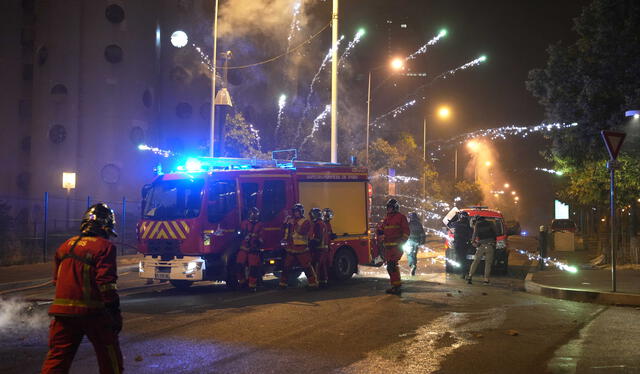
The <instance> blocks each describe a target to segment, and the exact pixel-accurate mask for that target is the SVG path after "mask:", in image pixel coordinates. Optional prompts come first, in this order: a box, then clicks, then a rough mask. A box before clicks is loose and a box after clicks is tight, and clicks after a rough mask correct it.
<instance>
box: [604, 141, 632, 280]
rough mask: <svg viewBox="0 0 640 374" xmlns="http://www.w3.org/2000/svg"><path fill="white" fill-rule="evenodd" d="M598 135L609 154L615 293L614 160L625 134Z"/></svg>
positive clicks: (612, 264) (610, 223) (612, 259)
mask: <svg viewBox="0 0 640 374" xmlns="http://www.w3.org/2000/svg"><path fill="white" fill-rule="evenodd" d="M600 135H601V136H602V140H604V145H605V146H606V147H607V152H609V162H607V168H608V169H609V173H610V178H611V180H610V184H609V193H610V196H609V205H610V209H611V217H610V218H609V226H610V227H611V289H612V290H613V292H616V252H617V251H616V250H617V248H618V242H617V241H616V195H615V191H616V168H617V167H618V166H619V165H618V162H617V161H616V159H617V158H618V153H619V152H620V148H622V143H623V142H624V138H625V137H626V136H627V134H625V133H623V132H614V131H604V130H603V131H601V132H600Z"/></svg>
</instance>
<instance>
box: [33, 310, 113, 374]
mask: <svg viewBox="0 0 640 374" xmlns="http://www.w3.org/2000/svg"><path fill="white" fill-rule="evenodd" d="M85 335H86V336H87V338H89V341H90V342H91V344H93V349H94V350H95V352H96V356H98V367H99V368H100V373H101V374H107V373H109V374H111V373H122V370H123V366H122V353H121V352H120V344H119V342H118V334H117V333H115V332H114V331H113V322H112V320H111V318H110V317H109V316H107V315H105V314H96V315H88V316H78V317H76V316H73V317H59V316H56V317H55V318H54V319H53V320H52V321H51V325H50V327H49V352H48V353H47V357H46V359H45V361H44V364H43V365H42V373H43V374H45V373H47V374H48V373H68V372H69V368H70V367H71V362H72V361H73V357H74V356H75V354H76V351H77V350H78V347H79V346H80V342H82V338H83V337H84V336H85Z"/></svg>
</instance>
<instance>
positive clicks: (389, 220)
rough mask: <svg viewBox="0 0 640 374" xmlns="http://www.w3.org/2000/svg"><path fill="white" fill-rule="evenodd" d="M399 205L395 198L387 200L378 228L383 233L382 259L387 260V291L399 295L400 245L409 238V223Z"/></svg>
mask: <svg viewBox="0 0 640 374" xmlns="http://www.w3.org/2000/svg"><path fill="white" fill-rule="evenodd" d="M399 210H400V205H399V204H398V201H397V200H396V199H389V201H387V216H386V217H385V218H384V220H383V221H382V225H381V226H380V229H381V230H382V234H383V238H382V241H383V245H384V259H385V261H386V262H387V273H389V281H390V282H391V288H389V289H387V293H389V294H392V295H400V293H401V292H402V291H401V288H400V287H401V285H402V281H401V280H400V269H399V268H398V261H400V259H401V258H402V253H403V251H402V247H403V245H404V243H405V242H406V241H407V239H408V238H409V223H408V222H407V217H405V216H404V214H402V213H400V211H399Z"/></svg>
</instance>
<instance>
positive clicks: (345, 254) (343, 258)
mask: <svg viewBox="0 0 640 374" xmlns="http://www.w3.org/2000/svg"><path fill="white" fill-rule="evenodd" d="M357 266H358V263H357V262H356V256H355V255H354V254H353V251H352V250H351V248H348V247H343V248H341V249H339V250H338V251H337V252H336V254H335V255H334V256H333V265H332V266H331V275H332V278H333V279H335V280H337V281H345V280H347V279H350V278H351V277H352V276H353V273H355V272H356V269H357V268H356V267H357Z"/></svg>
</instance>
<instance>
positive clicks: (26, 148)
mask: <svg viewBox="0 0 640 374" xmlns="http://www.w3.org/2000/svg"><path fill="white" fill-rule="evenodd" d="M20 150H22V152H25V153H29V152H30V151H31V137H30V136H25V137H24V138H22V140H21V141H20Z"/></svg>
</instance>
